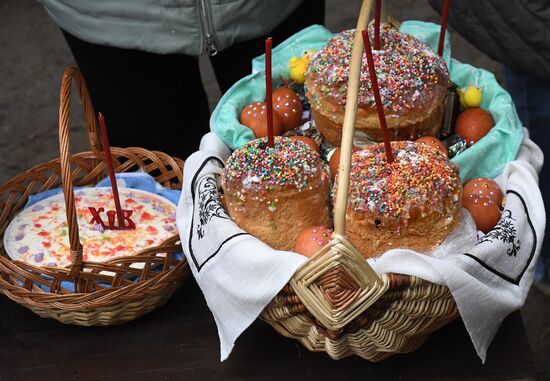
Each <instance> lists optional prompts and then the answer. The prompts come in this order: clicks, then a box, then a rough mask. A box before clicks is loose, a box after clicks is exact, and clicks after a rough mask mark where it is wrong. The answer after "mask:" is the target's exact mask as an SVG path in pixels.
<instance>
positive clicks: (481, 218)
mask: <svg viewBox="0 0 550 381" xmlns="http://www.w3.org/2000/svg"><path fill="white" fill-rule="evenodd" d="M462 205H463V206H464V207H465V208H466V209H467V210H468V212H470V215H471V216H472V218H473V219H474V221H475V223H476V227H477V228H478V230H481V231H482V232H483V233H488V232H489V231H490V230H491V229H493V228H494V227H495V225H496V224H497V223H498V221H499V220H500V209H499V207H498V206H497V204H495V202H494V201H493V200H491V199H490V198H489V197H485V196H480V195H476V194H471V195H469V196H468V197H466V198H462Z"/></svg>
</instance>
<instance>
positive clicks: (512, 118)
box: [210, 21, 523, 181]
mask: <svg viewBox="0 0 550 381" xmlns="http://www.w3.org/2000/svg"><path fill="white" fill-rule="evenodd" d="M400 31H401V32H403V33H407V34H412V35H414V36H415V37H417V38H418V39H420V40H421V41H424V42H425V43H427V44H428V45H429V46H431V47H432V48H433V49H434V50H437V44H438V41H439V31H440V26H439V25H437V24H433V23H427V22H422V21H405V22H403V23H402V24H401V26H400ZM332 36H333V34H332V33H331V32H330V31H329V30H327V29H326V28H324V27H322V26H320V25H313V26H310V27H308V28H306V29H303V30H302V31H300V32H298V33H297V34H295V35H294V36H292V37H290V38H289V39H287V40H285V41H282V42H280V44H278V41H275V44H277V46H276V47H275V48H274V49H273V56H272V65H273V85H274V86H278V85H279V84H280V77H281V76H282V77H285V78H288V77H289V71H288V66H287V64H288V60H289V59H290V58H291V57H292V56H298V57H299V56H300V55H301V53H302V52H303V51H304V50H306V49H314V50H319V49H321V48H322V47H323V46H324V45H325V44H326V43H327V41H328V40H329V39H330V38H331V37H332ZM444 46H445V49H444V53H443V58H444V59H445V61H446V62H447V66H448V68H449V72H450V75H451V81H452V82H453V83H455V84H456V85H457V86H458V87H461V88H463V87H467V86H469V85H470V84H472V85H475V86H478V87H480V88H481V90H482V92H483V102H482V103H481V108H483V109H485V110H488V111H489V112H490V113H491V115H492V116H493V119H494V121H495V126H494V127H493V128H492V129H491V130H490V131H489V133H488V134H487V135H486V136H485V137H483V138H482V139H481V140H480V141H479V142H477V143H476V144H474V145H473V146H472V147H470V148H469V149H467V150H466V151H464V152H463V153H460V154H459V155H457V156H456V157H454V158H453V161H454V162H455V163H456V164H457V165H458V167H459V168H460V176H461V178H462V180H463V181H467V180H469V179H472V178H475V177H489V178H492V177H495V176H498V175H499V174H500V173H501V172H502V171H503V169H504V166H505V165H506V163H508V162H509V161H511V160H514V158H515V157H516V155H517V153H518V150H519V146H520V144H521V141H522V137H523V129H522V125H521V122H520V120H519V118H518V115H517V113H516V110H515V107H514V104H513V102H512V98H511V97H510V95H509V94H508V93H507V92H506V91H505V90H504V89H503V88H502V87H501V86H500V85H499V84H498V82H497V80H496V79H495V76H494V75H493V74H492V73H490V72H488V71H486V70H483V69H478V68H475V67H473V66H471V65H468V64H463V63H461V62H459V61H457V60H455V59H451V43H450V36H449V33H446V34H445V45H444ZM252 68H253V73H252V74H250V75H248V76H246V77H244V78H242V79H241V80H240V81H238V82H237V83H236V84H235V85H233V86H232V87H231V88H230V89H229V90H228V91H227V92H226V93H225V94H224V95H223V97H222V98H221V99H220V101H219V103H218V105H217V106H216V108H215V109H214V112H213V113H212V116H211V118H210V128H211V130H212V131H213V132H215V133H216V134H217V135H218V136H219V137H220V139H221V140H222V141H223V142H224V143H225V144H226V145H227V146H229V147H230V148H231V149H236V148H240V147H242V146H243V145H244V144H245V143H247V142H249V141H250V140H253V139H254V134H253V133H252V131H251V130H250V129H249V128H247V127H245V126H243V125H242V124H240V123H239V115H240V113H241V110H242V109H243V107H244V106H245V105H247V104H248V103H251V102H253V101H263V100H264V99H265V75H264V56H263V55H262V56H259V57H257V58H255V59H254V60H253V61H252Z"/></svg>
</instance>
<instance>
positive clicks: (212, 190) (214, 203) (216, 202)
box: [197, 176, 229, 239]
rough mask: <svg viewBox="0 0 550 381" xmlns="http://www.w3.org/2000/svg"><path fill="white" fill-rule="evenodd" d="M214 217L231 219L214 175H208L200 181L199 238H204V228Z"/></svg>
mask: <svg viewBox="0 0 550 381" xmlns="http://www.w3.org/2000/svg"><path fill="white" fill-rule="evenodd" d="M214 217H219V218H225V219H229V216H228V215H227V213H226V212H225V210H224V209H223V206H222V203H221V199H220V193H219V191H218V184H217V183H216V179H215V178H214V177H213V176H206V177H204V178H202V179H201V180H200V182H199V223H198V225H197V234H198V239H202V238H204V228H205V226H206V224H207V223H208V222H209V221H210V220H211V219H212V218H214Z"/></svg>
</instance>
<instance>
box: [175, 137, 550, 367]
mask: <svg viewBox="0 0 550 381" xmlns="http://www.w3.org/2000/svg"><path fill="white" fill-rule="evenodd" d="M230 153H231V152H230V150H229V149H228V147H227V146H225V145H224V144H223V143H222V142H221V140H219V138H217V137H216V135H214V134H213V133H209V134H207V135H205V136H204V138H203V140H202V142H201V146H200V150H199V151H198V152H195V153H194V154H193V155H191V156H190V157H189V158H188V159H187V161H186V163H185V169H184V186H183V191H182V195H181V198H180V202H179V204H178V212H177V223H178V229H179V232H180V236H181V240H182V245H183V250H184V252H185V255H186V256H187V259H188V260H189V263H190V266H191V270H192V272H193V275H194V276H195V278H196V279H197V282H198V284H199V286H200V287H201V289H202V291H203V293H204V296H205V299H206V301H207V303H208V306H209V308H210V310H211V311H212V314H213V315H214V319H215V321H216V324H217V326H218V334H219V337H220V346H221V360H222V361H223V360H225V359H226V358H227V357H228V356H229V354H230V353H231V350H232V349H233V346H234V343H235V341H236V340H237V338H238V337H239V336H240V334H241V333H242V332H243V331H244V330H245V329H246V328H247V327H248V326H249V325H250V324H251V323H252V322H253V321H254V320H255V319H256V318H257V317H258V315H259V314H260V313H261V311H262V310H263V309H264V308H265V307H266V306H267V304H268V303H269V302H270V301H271V299H273V297H274V296H275V295H276V294H277V293H278V292H279V291H280V290H281V288H282V287H283V286H284V285H285V284H286V283H287V282H288V280H289V279H290V278H291V277H292V275H293V274H294V272H295V271H296V269H297V268H298V266H300V264H302V263H303V262H304V261H305V260H306V258H305V257H303V256H301V255H298V254H295V253H292V252H284V251H277V250H274V249H272V248H270V247H269V246H267V245H265V244H264V243H263V242H261V241H260V240H258V239H256V238H254V237H253V236H251V235H249V234H248V233H246V232H245V231H243V230H242V229H240V228H239V227H238V226H237V225H236V224H235V223H234V222H233V221H231V220H230V219H229V217H228V216H227V214H226V213H225V211H224V210H223V207H222V206H221V203H220V198H219V194H218V180H219V175H220V174H221V171H222V167H223V162H224V161H225V159H226V158H227V157H228V156H229V155H230ZM542 161H543V156H542V152H541V150H540V149H539V148H538V147H537V146H536V145H535V144H534V143H533V142H532V141H531V140H529V134H528V133H527V131H526V132H525V138H524V141H523V144H522V147H521V149H520V152H519V154H518V157H517V160H515V161H513V162H510V163H509V164H508V165H507V166H506V168H505V170H504V172H503V173H502V174H501V175H500V176H499V177H498V178H496V179H495V180H496V181H497V182H498V183H499V185H500V186H501V189H503V190H504V192H505V193H506V207H505V210H504V212H503V214H502V219H501V220H500V222H499V224H498V225H497V227H496V228H495V229H494V230H493V231H491V232H490V233H489V234H487V235H486V236H484V237H483V238H482V240H481V241H480V242H479V243H477V244H476V238H475V236H476V234H475V229H473V228H472V225H471V220H470V219H469V218H468V217H469V216H468V215H467V214H466V215H465V218H464V222H463V224H462V226H461V229H462V230H461V234H456V235H455V237H449V239H447V240H446V242H445V243H444V244H443V245H442V246H441V247H440V248H439V249H438V250H436V251H435V252H434V253H432V255H431V256H428V255H424V254H419V253H415V252H413V251H411V250H404V249H394V250H391V251H389V252H387V253H385V254H384V255H383V256H381V257H379V258H377V259H376V260H371V261H369V262H370V263H371V265H372V266H373V268H374V269H375V270H376V271H377V272H379V273H383V272H395V273H401V274H408V275H414V276H417V277H420V278H422V279H426V280H428V281H430V282H432V283H436V284H441V285H446V286H447V287H449V289H450V290H451V292H452V294H453V297H454V299H455V301H456V303H457V305H458V309H459V311H460V314H461V317H462V319H463V320H464V323H465V326H466V329H467V330H468V333H469V334H470V337H471V339H472V343H473V344H474V347H475V349H476V351H477V353H478V355H479V357H480V358H481V360H482V361H485V356H486V353H487V348H488V346H489V344H490V342H491V340H492V338H493V337H494V335H495V333H496V332H497V330H498V328H499V326H500V324H501V322H502V320H503V319H504V318H505V317H506V316H507V315H508V314H509V313H510V312H512V311H514V310H517V309H519V308H520V307H521V306H522V305H523V303H524V301H525V298H526V296H527V293H528V291H529V288H530V286H531V283H532V280H533V273H534V266H535V263H536V259H537V256H538V253H539V252H540V247H541V243H542V238H543V235H544V228H545V222H546V221H545V212H544V204H543V202H542V197H541V195H540V191H539V189H538V175H537V173H538V172H539V171H540V169H541V167H542Z"/></svg>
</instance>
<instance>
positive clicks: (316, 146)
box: [289, 136, 321, 153]
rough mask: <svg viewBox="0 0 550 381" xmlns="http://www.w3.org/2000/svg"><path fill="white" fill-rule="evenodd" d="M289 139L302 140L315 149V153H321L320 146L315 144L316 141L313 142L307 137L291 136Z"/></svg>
mask: <svg viewBox="0 0 550 381" xmlns="http://www.w3.org/2000/svg"><path fill="white" fill-rule="evenodd" d="M289 138H291V139H294V140H300V141H302V142H304V143H306V144H307V145H308V146H310V147H311V148H313V149H314V150H315V152H317V153H320V152H321V151H320V150H319V145H318V144H317V143H315V140H313V139H311V138H308V137H307V136H289Z"/></svg>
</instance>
